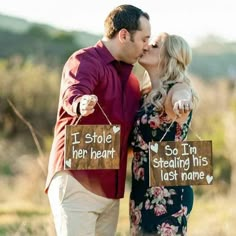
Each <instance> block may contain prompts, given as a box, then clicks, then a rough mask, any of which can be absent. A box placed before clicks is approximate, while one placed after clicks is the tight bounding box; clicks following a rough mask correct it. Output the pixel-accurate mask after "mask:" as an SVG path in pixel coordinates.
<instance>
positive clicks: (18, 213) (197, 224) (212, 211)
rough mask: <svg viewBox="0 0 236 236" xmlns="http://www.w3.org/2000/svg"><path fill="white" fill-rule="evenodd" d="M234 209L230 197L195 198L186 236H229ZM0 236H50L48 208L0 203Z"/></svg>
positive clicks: (123, 212) (124, 231)
mask: <svg viewBox="0 0 236 236" xmlns="http://www.w3.org/2000/svg"><path fill="white" fill-rule="evenodd" d="M128 207H129V204H128V191H126V194H125V198H124V199H122V200H121V206H120V217H119V223H118V229H117V234H116V235H117V236H128V235H129V218H128ZM235 222H236V207H235V204H234V200H233V197H229V196H215V197H212V198H208V199H205V198H197V199H195V203H194V208H193V211H192V214H191V216H190V219H189V228H188V235H189V236H233V235H235V233H234V232H235V230H234V224H235ZM0 235H1V236H30V235H32V236H54V235H55V234H54V228H53V223H52V218H51V215H50V209H49V207H48V205H47V204H45V205H44V206H42V205H32V204H30V203H29V204H26V203H23V202H22V203H20V202H18V203H17V204H15V203H14V202H13V203H10V202H9V203H5V204H0Z"/></svg>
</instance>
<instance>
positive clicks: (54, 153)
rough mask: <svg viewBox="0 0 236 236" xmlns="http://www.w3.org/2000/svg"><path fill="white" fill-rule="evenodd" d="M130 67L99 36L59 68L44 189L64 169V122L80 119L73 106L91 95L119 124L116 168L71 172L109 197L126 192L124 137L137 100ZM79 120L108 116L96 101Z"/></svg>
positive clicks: (99, 121)
mask: <svg viewBox="0 0 236 236" xmlns="http://www.w3.org/2000/svg"><path fill="white" fill-rule="evenodd" d="M132 68H133V66H132V65H129V64H126V63H123V62H117V61H115V59H114V58H113V56H112V55H111V54H110V52H109V51H108V50H107V48H106V47H105V46H104V44H103V43H102V41H99V42H98V43H97V44H96V45H95V46H94V47H89V48H86V49H82V50H79V51H77V52H75V53H74V54H73V55H72V56H71V57H70V58H69V59H68V61H67V62H66V64H65V66H64V69H63V73H62V80H61V89H60V97H59V105H58V114H57V121H56V125H55V130H54V140H53V144H52V149H51V153H50V158H49V164H48V176H47V180H46V188H45V192H47V190H48V187H49V184H50V182H51V180H52V177H53V176H54V174H55V173H56V172H58V171H61V170H63V169H64V141H65V126H66V125H72V124H76V122H77V121H78V115H77V111H76V110H77V106H78V103H79V101H80V97H81V96H82V95H84V94H95V95H96V96H97V97H98V102H99V104H100V106H101V107H102V109H103V110H104V112H105V114H106V115H107V117H108V119H109V120H110V121H111V123H112V124H120V125H121V140H120V144H121V145H120V146H121V148H120V169H119V170H72V171H70V173H71V174H72V175H73V176H74V177H75V178H76V179H77V180H78V181H79V182H80V183H81V184H82V185H84V186H85V187H86V188H87V189H89V190H90V191H92V192H94V193H96V194H99V195H102V196H105V197H107V198H122V197H123V196H124V187H125V178H126V164H127V149H128V136H129V133H130V131H131V128H132V124H133V121H134V117H135V114H136V112H137V110H138V107H139V101H140V88H139V83H138V80H137V78H136V77H135V76H134V74H133V73H132V72H131V70H132ZM79 124H81V125H82V124H108V121H107V119H106V118H105V116H104V114H103V113H102V111H101V110H100V108H99V107H98V106H97V105H96V106H95V112H94V113H93V114H91V115H89V116H86V117H82V119H81V120H80V121H79ZM79 124H78V125H79Z"/></svg>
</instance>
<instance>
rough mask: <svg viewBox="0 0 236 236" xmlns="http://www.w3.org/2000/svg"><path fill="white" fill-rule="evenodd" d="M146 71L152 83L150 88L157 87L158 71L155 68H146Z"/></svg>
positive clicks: (158, 80) (158, 85)
mask: <svg viewBox="0 0 236 236" xmlns="http://www.w3.org/2000/svg"><path fill="white" fill-rule="evenodd" d="M147 72H148V75H149V78H150V81H151V84H152V90H155V89H158V88H159V87H160V73H159V72H158V71H156V70H155V71H154V70H148V71H147Z"/></svg>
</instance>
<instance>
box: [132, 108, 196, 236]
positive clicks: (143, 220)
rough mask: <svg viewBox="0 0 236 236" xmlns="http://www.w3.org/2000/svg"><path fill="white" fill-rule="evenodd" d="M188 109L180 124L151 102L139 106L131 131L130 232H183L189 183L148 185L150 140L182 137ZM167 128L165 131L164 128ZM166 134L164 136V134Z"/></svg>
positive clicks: (172, 235)
mask: <svg viewBox="0 0 236 236" xmlns="http://www.w3.org/2000/svg"><path fill="white" fill-rule="evenodd" d="M191 115H192V114H191V113H190V115H189V117H188V119H187V122H186V123H185V124H183V125H182V126H181V125H179V124H178V123H176V122H173V123H172V121H171V120H169V119H168V117H167V115H166V114H165V113H163V114H160V113H159V112H158V111H157V110H156V109H155V107H154V106H153V105H149V106H148V107H147V108H146V109H144V108H141V109H140V111H139V112H138V114H137V117H136V122H135V125H134V129H133V133H132V142H131V144H132V147H133V155H134V156H133V160H132V188H131V193H130V223H131V235H132V236H138V235H160V236H183V235H186V230H187V217H188V215H189V213H190V211H191V209H192V205H193V191H192V188H191V186H172V187H165V186H151V187H150V186H149V142H151V141H160V140H161V139H162V138H163V137H164V138H163V141H181V140H184V139H185V138H186V136H187V132H188V127H189V124H190V121H191ZM166 131H167V132H166ZM164 135H165V136H164Z"/></svg>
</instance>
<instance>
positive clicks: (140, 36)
mask: <svg viewBox="0 0 236 236" xmlns="http://www.w3.org/2000/svg"><path fill="white" fill-rule="evenodd" d="M140 23H141V30H138V31H136V32H135V33H134V34H132V35H131V34H130V33H128V37H127V40H126V43H125V44H124V48H123V49H122V50H123V53H122V56H123V58H122V61H124V62H126V63H128V64H134V63H135V62H136V61H137V60H138V59H139V58H140V57H141V56H142V55H143V54H144V52H145V51H147V50H148V44H149V38H150V35H151V25H150V22H149V20H147V19H146V18H145V17H141V18H140Z"/></svg>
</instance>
